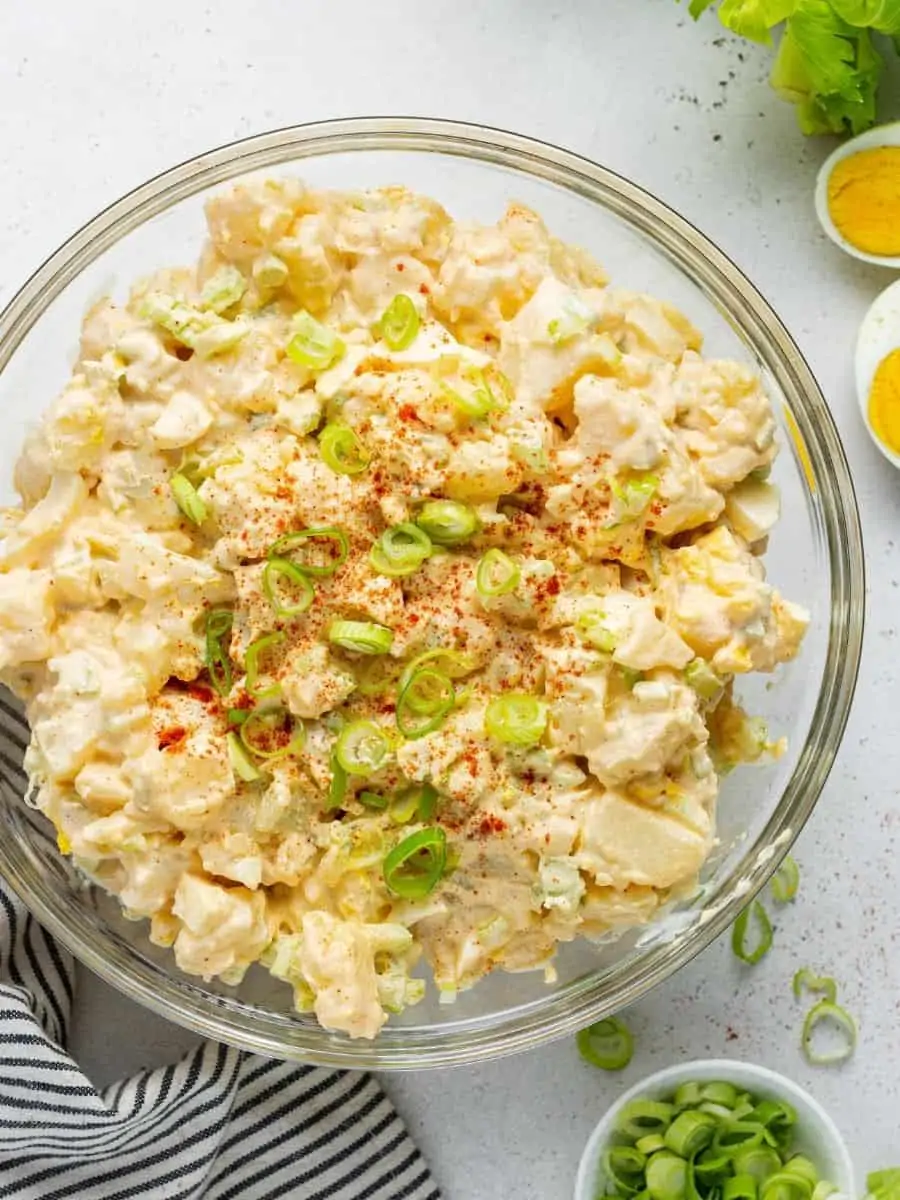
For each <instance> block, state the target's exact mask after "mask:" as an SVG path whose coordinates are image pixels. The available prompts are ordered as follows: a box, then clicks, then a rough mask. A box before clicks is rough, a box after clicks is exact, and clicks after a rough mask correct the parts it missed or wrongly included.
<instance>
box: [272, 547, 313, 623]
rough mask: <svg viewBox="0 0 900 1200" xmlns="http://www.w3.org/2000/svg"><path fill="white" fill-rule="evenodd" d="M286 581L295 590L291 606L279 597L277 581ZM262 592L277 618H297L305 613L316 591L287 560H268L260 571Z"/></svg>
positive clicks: (298, 569) (301, 572) (296, 567)
mask: <svg viewBox="0 0 900 1200" xmlns="http://www.w3.org/2000/svg"><path fill="white" fill-rule="evenodd" d="M280 579H287V580H289V581H290V583H291V584H292V586H293V588H294V589H295V594H296V598H295V599H294V602H293V603H292V604H285V603H284V601H283V599H282V598H281V597H280V596H279V589H278V581H279V580H280ZM262 591H263V595H264V596H265V598H266V599H267V600H268V602H269V604H271V606H272V610H273V612H274V613H275V615H276V616H277V617H299V616H301V615H302V614H303V613H305V612H306V611H307V609H308V608H309V607H310V605H311V604H312V602H313V600H314V599H315V597H316V590H315V588H314V587H313V585H312V584H311V583H310V581H309V580H308V579H307V577H306V573H305V572H304V571H303V570H301V568H300V567H298V566H297V564H296V563H293V562H291V560H290V559H289V558H270V559H269V561H268V562H267V563H266V565H265V566H264V567H263V570H262Z"/></svg>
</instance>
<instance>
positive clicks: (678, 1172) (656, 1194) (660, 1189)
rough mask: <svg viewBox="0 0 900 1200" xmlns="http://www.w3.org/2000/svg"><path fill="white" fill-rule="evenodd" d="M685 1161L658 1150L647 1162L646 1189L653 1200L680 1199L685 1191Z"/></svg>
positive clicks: (665, 1151) (675, 1155)
mask: <svg viewBox="0 0 900 1200" xmlns="http://www.w3.org/2000/svg"><path fill="white" fill-rule="evenodd" d="M687 1166H688V1165H687V1163H686V1162H685V1161H684V1159H683V1158H679V1157H678V1155H677V1154H671V1153H670V1152H669V1151H668V1150H660V1152H659V1154H654V1155H653V1157H652V1158H651V1159H650V1161H649V1162H648V1163H647V1175H646V1179H647V1191H648V1192H649V1193H650V1195H651V1196H652V1198H653V1200H682V1198H683V1197H684V1196H685V1194H686V1191H687Z"/></svg>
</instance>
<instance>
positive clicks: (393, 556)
mask: <svg viewBox="0 0 900 1200" xmlns="http://www.w3.org/2000/svg"><path fill="white" fill-rule="evenodd" d="M433 551H434V546H433V545H432V544H431V538H430V537H429V536H428V534H427V533H426V532H425V530H424V529H420V528H419V527H418V525H413V524H412V523H411V522H404V523H403V524H402V525H393V526H391V528H390V529H386V530H385V531H384V533H383V534H382V535H381V537H380V538H379V539H378V541H377V542H376V543H375V545H374V546H373V547H372V550H371V552H370V554H369V562H370V563H371V565H372V567H373V568H374V569H375V570H376V571H377V572H378V574H379V575H388V576H397V577H399V576H403V575H412V574H413V572H415V571H417V570H418V569H419V567H421V565H422V563H423V562H425V560H426V559H427V558H430V557H431V554H432V553H433Z"/></svg>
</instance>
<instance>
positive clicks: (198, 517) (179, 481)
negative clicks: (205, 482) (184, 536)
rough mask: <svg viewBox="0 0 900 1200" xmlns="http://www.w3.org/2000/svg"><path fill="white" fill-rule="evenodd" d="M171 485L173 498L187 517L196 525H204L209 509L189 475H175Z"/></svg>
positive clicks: (170, 482)
mask: <svg viewBox="0 0 900 1200" xmlns="http://www.w3.org/2000/svg"><path fill="white" fill-rule="evenodd" d="M169 487H170V488H171V489H172V498H173V499H174V501H175V503H176V504H177V505H178V507H179V508H180V509H181V511H182V512H183V513H184V515H185V516H186V517H187V519H188V520H189V521H192V522H193V524H194V525H202V524H203V522H204V521H205V520H206V518H207V517H208V516H209V510H208V509H207V507H206V505H205V504H204V502H203V501H202V500H201V498H200V495H199V493H198V492H197V489H196V488H195V487H194V485H193V484H192V483H191V481H190V480H189V479H188V477H187V475H182V474H181V473H178V474H177V475H173V476H172V478H171V479H170V480H169Z"/></svg>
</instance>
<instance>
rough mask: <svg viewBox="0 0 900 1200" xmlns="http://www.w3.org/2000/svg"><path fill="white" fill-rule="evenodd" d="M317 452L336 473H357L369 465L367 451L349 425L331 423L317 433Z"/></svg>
mask: <svg viewBox="0 0 900 1200" xmlns="http://www.w3.org/2000/svg"><path fill="white" fill-rule="evenodd" d="M319 453H320V454H321V456H322V461H323V462H324V463H325V464H326V466H329V467H331V469H332V471H335V472H336V473H337V474H338V475H359V474H360V472H361V471H364V470H365V469H366V467H367V466H368V465H369V461H370V459H369V453H368V451H367V450H366V449H365V447H364V446H363V444H362V442H361V441H360V440H359V438H358V437H357V436H356V433H355V432H354V431H353V430H352V429H351V428H350V426H349V425H340V424H337V423H332V424H331V425H326V426H325V428H324V429H323V430H322V432H321V433H320V434H319Z"/></svg>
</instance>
